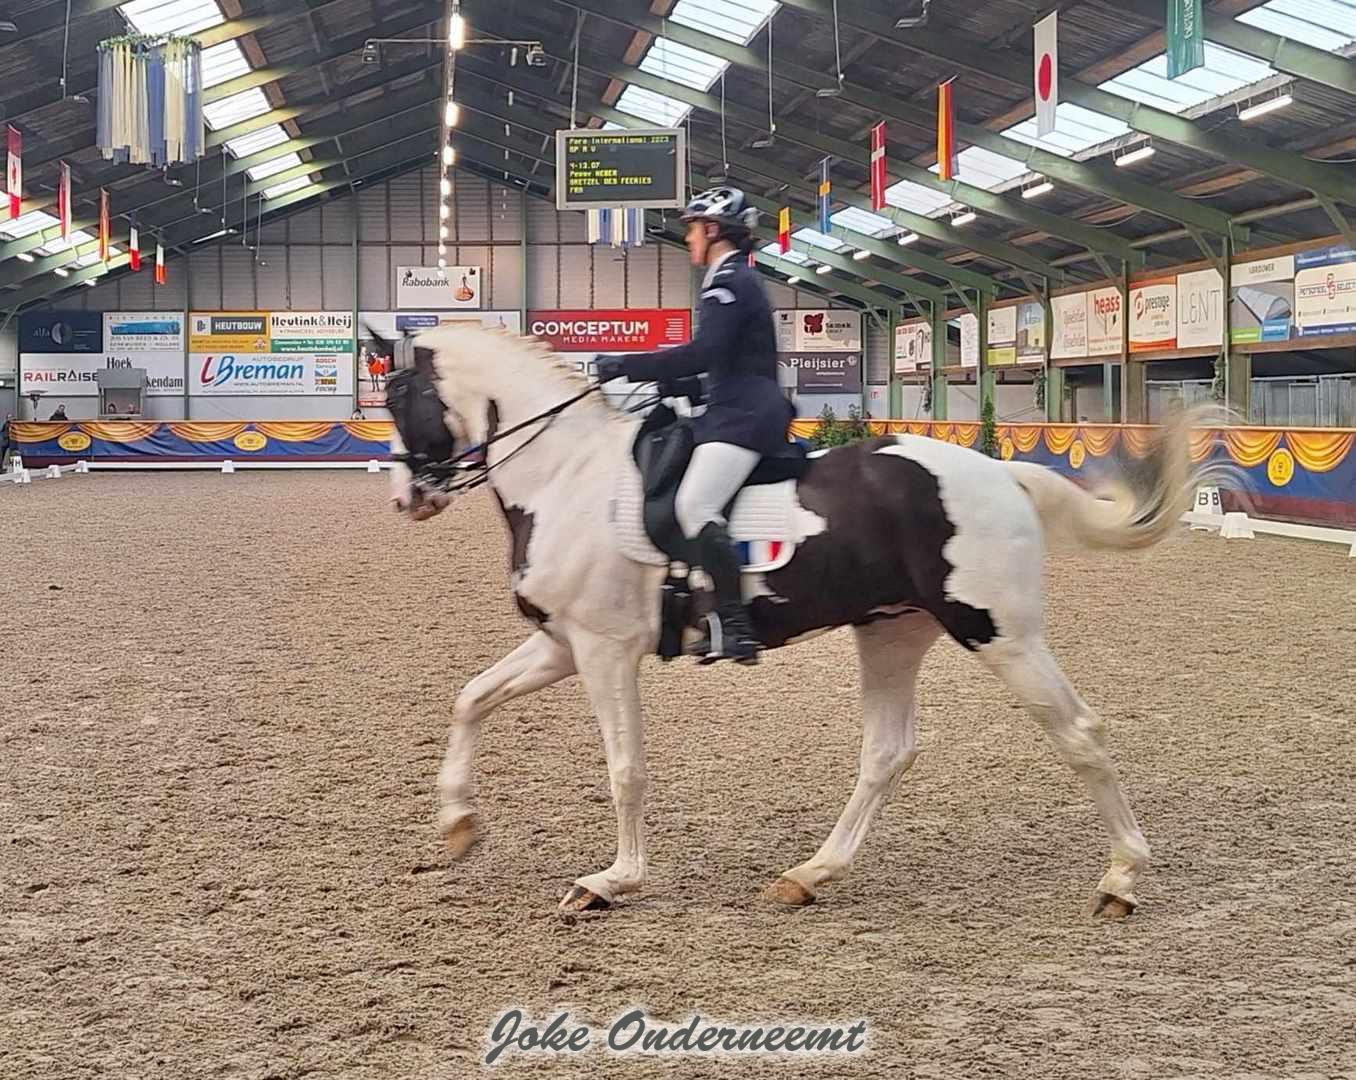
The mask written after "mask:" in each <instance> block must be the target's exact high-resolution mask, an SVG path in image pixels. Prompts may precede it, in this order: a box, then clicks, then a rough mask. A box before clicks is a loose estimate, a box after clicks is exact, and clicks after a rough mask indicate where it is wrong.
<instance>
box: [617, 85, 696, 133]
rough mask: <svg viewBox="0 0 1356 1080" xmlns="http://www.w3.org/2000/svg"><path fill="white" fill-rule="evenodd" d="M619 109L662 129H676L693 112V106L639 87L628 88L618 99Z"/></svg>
mask: <svg viewBox="0 0 1356 1080" xmlns="http://www.w3.org/2000/svg"><path fill="white" fill-rule="evenodd" d="M617 108H618V109H620V110H621V111H622V112H624V113H630V114H631V115H632V116H638V117H640V118H641V119H642V120H648V121H650V123H652V124H658V125H659V126H660V127H676V126H677V125H678V124H680V123H681V122H682V120H683V118H684V117H685V116H687V114H688V113H689V112H690V111H691V106H689V105H684V104H683V103H682V102H681V101H674V100H673V98H671V97H665V96H664V95H663V94H656V93H655V92H654V91H652V90H646V89H644V88H643V87H639V86H628V87H627V88H626V89H625V90H623V91H622V94H621V97H619V98H618V99H617Z"/></svg>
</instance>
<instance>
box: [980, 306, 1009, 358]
mask: <svg viewBox="0 0 1356 1080" xmlns="http://www.w3.org/2000/svg"><path fill="white" fill-rule="evenodd" d="M984 362H985V363H986V364H988V365H989V367H1003V366H1005V365H1007V364H1015V363H1016V362H1017V308H1016V307H1014V306H1009V307H1001V308H990V309H989V349H988V355H987V356H986V357H985V358H984Z"/></svg>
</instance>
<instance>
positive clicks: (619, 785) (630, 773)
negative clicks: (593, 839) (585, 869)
mask: <svg viewBox="0 0 1356 1080" xmlns="http://www.w3.org/2000/svg"><path fill="white" fill-rule="evenodd" d="M572 643H573V645H574V654H575V658H576V660H577V662H578V664H579V674H580V677H581V678H582V679H583V680H584V687H585V689H587V690H588V695H589V700H590V701H591V702H592V703H593V710H594V712H595V713H597V716H598V727H599V729H600V730H601V732H602V736H603V749H604V750H605V751H606V753H607V771H608V774H609V776H610V778H611V781H612V802H613V804H614V805H615V807H616V811H617V858H616V861H615V862H613V864H612V865H611V866H609V867H608V868H607V869H606V870H603V871H601V872H599V873H597V874H590V875H588V876H587V877H581V878H579V879H577V880H576V881H575V883H574V884H575V888H574V889H572V890H571V891H570V893H569V894H567V895H566V898H565V900H564V901H563V902H562V904H561V906H562V907H567V906H576V907H582V906H587V901H588V898H587V897H581V896H580V893H579V890H586V891H587V892H588V893H592V894H593V895H594V896H596V897H599V898H601V899H602V900H603V901H605V902H608V903H610V902H611V901H612V900H614V899H615V898H616V897H618V896H620V895H621V894H622V893H628V892H635V891H636V890H638V889H639V888H640V887H641V886H642V885H643V884H644V883H645V786H646V783H647V775H646V772H645V727H644V723H643V720H642V717H641V711H640V688H639V687H638V685H637V676H638V673H639V668H640V658H641V655H642V653H644V652H645V647H646V643H645V642H643V641H637V642H629V641H618V640H615V639H612V638H606V637H602V636H599V635H596V634H592V633H589V634H586V635H579V636H577V637H575V638H574V639H573V641H572ZM576 901H581V902H576Z"/></svg>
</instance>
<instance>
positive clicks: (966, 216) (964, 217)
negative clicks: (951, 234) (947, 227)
mask: <svg viewBox="0 0 1356 1080" xmlns="http://www.w3.org/2000/svg"><path fill="white" fill-rule="evenodd" d="M977 216H978V215H976V214H975V212H974V211H973V210H962V211H961V212H960V213H959V214H957V215H956V216H955V217H953V218H952V219H951V224H952V225H954V226H956V228H960V227H961V226H962V225H969V224H970V222H972V221H974V220H975V218H976V217H977Z"/></svg>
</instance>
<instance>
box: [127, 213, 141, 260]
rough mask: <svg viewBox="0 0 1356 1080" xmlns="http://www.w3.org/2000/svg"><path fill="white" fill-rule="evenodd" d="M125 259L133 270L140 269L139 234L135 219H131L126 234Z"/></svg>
mask: <svg viewBox="0 0 1356 1080" xmlns="http://www.w3.org/2000/svg"><path fill="white" fill-rule="evenodd" d="M127 259H128V265H129V266H131V267H132V269H133V270H140V269H141V234H140V233H138V232H137V219H136V218H133V219H132V224H131V227H130V228H129V229H128V232H127Z"/></svg>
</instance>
